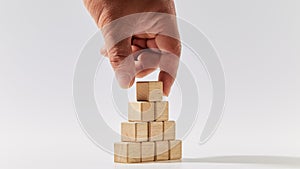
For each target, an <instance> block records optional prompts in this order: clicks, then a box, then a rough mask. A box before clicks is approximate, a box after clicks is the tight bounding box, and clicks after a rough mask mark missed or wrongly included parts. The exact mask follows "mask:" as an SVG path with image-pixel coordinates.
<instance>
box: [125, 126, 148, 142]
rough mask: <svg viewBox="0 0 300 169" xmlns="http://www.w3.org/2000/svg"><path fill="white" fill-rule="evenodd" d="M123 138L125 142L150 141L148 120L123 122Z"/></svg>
mask: <svg viewBox="0 0 300 169" xmlns="http://www.w3.org/2000/svg"><path fill="white" fill-rule="evenodd" d="M121 140H122V141H124V142H141V141H148V124H147V122H143V123H137V122H123V123H122V124H121Z"/></svg>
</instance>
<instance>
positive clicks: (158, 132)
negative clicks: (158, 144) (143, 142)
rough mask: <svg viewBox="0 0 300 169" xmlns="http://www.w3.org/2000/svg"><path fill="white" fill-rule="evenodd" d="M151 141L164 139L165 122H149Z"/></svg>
mask: <svg viewBox="0 0 300 169" xmlns="http://www.w3.org/2000/svg"><path fill="white" fill-rule="evenodd" d="M148 128H149V133H148V134H149V141H162V140H163V122H149V126H148Z"/></svg>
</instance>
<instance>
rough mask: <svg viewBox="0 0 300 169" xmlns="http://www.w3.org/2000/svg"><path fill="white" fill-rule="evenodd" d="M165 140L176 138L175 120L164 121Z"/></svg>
mask: <svg viewBox="0 0 300 169" xmlns="http://www.w3.org/2000/svg"><path fill="white" fill-rule="evenodd" d="M163 124H164V130H163V137H164V138H163V140H175V135H176V134H175V127H176V125H175V121H164V122H163Z"/></svg>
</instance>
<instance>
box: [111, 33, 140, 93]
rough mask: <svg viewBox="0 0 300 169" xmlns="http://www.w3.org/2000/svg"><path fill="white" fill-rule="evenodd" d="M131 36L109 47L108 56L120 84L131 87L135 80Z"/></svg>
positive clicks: (123, 86)
mask: <svg viewBox="0 0 300 169" xmlns="http://www.w3.org/2000/svg"><path fill="white" fill-rule="evenodd" d="M131 53H132V49H131V38H126V39H123V40H121V41H120V42H118V43H117V44H115V45H113V46H112V47H111V48H110V49H108V57H109V61H110V63H111V66H112V68H113V69H114V71H115V76H116V79H117V81H118V82H119V85H120V86H121V87H122V88H129V87H131V86H132V85H133V83H134V80H135V64H134V57H133V55H131Z"/></svg>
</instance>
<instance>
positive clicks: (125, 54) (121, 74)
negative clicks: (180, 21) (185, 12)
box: [84, 0, 181, 96]
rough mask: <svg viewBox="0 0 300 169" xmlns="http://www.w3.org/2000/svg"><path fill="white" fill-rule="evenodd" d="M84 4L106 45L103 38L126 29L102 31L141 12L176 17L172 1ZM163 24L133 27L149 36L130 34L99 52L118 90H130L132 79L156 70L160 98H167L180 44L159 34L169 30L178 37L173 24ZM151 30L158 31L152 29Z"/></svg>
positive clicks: (90, 1) (121, 0)
mask: <svg viewBox="0 0 300 169" xmlns="http://www.w3.org/2000/svg"><path fill="white" fill-rule="evenodd" d="M84 4H85V6H86V8H87V10H88V11H89V12H90V14H91V16H92V17H93V18H94V20H95V22H96V23H97V25H98V27H99V28H100V29H101V31H102V34H103V35H104V38H105V43H106V44H109V43H112V42H110V41H112V40H110V39H109V38H106V37H111V36H113V35H115V34H118V33H119V32H121V31H124V30H125V31H126V30H127V29H121V27H122V25H118V28H119V27H120V30H118V29H109V31H103V30H102V28H104V27H105V26H107V25H109V24H110V23H111V22H113V21H115V20H117V19H119V18H121V17H123V16H127V15H130V14H136V13H142V12H159V13H166V14H170V15H174V16H175V15H176V12H175V5H174V2H173V0H84ZM154 17H155V16H154ZM164 23H165V22H162V21H160V20H159V18H151V19H149V20H147V24H141V25H135V26H136V27H137V28H143V29H144V30H145V29H146V30H147V29H149V30H150V29H152V31H151V33H146V32H145V33H144V32H143V33H141V34H134V35H132V36H131V37H128V38H125V39H123V40H121V41H119V42H117V43H113V44H114V45H113V46H111V47H107V46H106V47H104V48H102V49H101V53H102V54H103V55H104V56H106V57H108V58H109V60H110V63H111V66H112V68H113V69H114V71H115V73H116V78H117V80H118V82H119V84H120V86H121V87H123V88H128V87H131V86H132V85H133V83H134V81H135V78H136V77H137V78H142V77H144V76H147V75H148V74H150V73H152V72H153V71H155V70H156V69H158V68H159V69H160V73H159V77H158V80H159V81H162V82H163V83H164V89H163V90H164V95H166V96H168V95H169V93H170V90H171V87H172V85H173V83H174V80H175V77H176V72H177V68H178V63H179V57H180V54H181V43H180V40H179V36H178V38H172V37H169V36H165V35H161V34H160V32H161V29H169V30H173V32H176V33H177V34H178V30H177V24H176V23H175V24H171V26H170V25H168V26H166V25H164ZM124 26H126V25H124ZM155 26H156V27H159V28H160V30H159V29H153V28H154V27H155ZM153 30H154V31H153Z"/></svg>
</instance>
